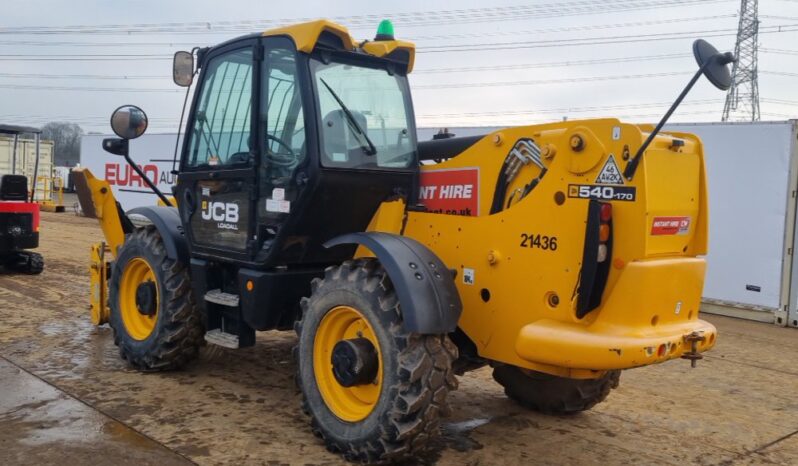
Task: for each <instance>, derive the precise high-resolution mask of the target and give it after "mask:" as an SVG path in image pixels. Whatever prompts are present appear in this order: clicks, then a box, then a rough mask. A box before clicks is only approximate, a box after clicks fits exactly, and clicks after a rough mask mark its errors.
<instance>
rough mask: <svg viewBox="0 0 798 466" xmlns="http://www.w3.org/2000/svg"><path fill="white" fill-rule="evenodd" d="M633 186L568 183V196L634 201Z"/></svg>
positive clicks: (634, 190)
mask: <svg viewBox="0 0 798 466" xmlns="http://www.w3.org/2000/svg"><path fill="white" fill-rule="evenodd" d="M636 192H637V190H636V188H635V187H634V186H605V185H595V184H569V185H568V197H576V198H579V199H598V200H602V201H634V200H635V195H636Z"/></svg>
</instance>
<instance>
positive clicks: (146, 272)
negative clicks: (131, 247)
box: [119, 257, 160, 340]
mask: <svg viewBox="0 0 798 466" xmlns="http://www.w3.org/2000/svg"><path fill="white" fill-rule="evenodd" d="M148 281H149V282H153V283H155V314H153V315H151V316H148V315H144V314H142V313H141V312H139V309H138V306H137V305H136V290H137V289H138V287H139V285H140V284H141V283H145V282H148ZM159 305H160V296H159V292H158V283H157V281H156V279H155V272H154V271H153V270H152V267H150V264H148V263H147V261H146V260H144V259H142V258H141V257H135V258H133V259H131V260H130V262H128V263H127V265H126V266H125V269H124V270H123V271H122V279H121V280H120V283H119V310H120V313H121V314H122V323H123V324H124V325H125V330H127V333H128V335H130V336H131V337H133V339H135V340H145V339H147V337H149V336H150V334H151V333H152V331H153V330H154V329H155V322H157V320H158V307H159Z"/></svg>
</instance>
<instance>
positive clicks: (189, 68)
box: [172, 51, 194, 87]
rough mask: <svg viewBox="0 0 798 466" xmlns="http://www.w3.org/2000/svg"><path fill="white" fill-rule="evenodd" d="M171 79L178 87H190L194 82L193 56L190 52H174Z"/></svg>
mask: <svg viewBox="0 0 798 466" xmlns="http://www.w3.org/2000/svg"><path fill="white" fill-rule="evenodd" d="M172 78H173V79H174V81H175V84H177V85H178V86H181V87H188V86H190V85H191V82H192V81H193V80H194V55H193V54H192V53H191V52H185V51H180V52H175V57H174V59H173V61H172Z"/></svg>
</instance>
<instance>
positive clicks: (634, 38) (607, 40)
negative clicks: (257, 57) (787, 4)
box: [0, 24, 798, 61]
mask: <svg viewBox="0 0 798 466" xmlns="http://www.w3.org/2000/svg"><path fill="white" fill-rule="evenodd" d="M769 27H770V28H771V30H765V31H762V30H760V33H761V34H766V33H784V32H795V31H798V24H788V25H780V26H769ZM735 34H736V29H718V30H715V31H709V32H707V31H686V32H674V33H658V34H646V35H640V34H637V35H622V36H610V37H591V38H571V39H569V38H563V39H557V40H546V41H527V42H499V43H489V44H460V45H449V46H439V47H428V48H425V49H421V50H417V51H416V53H419V54H423V53H441V52H446V53H455V52H473V51H493V50H508V49H528V48H550V47H571V46H587V45H606V44H622V43H634V42H650V41H661V40H678V39H687V38H693V37H695V36H697V35H702V36H703V37H720V36H731V35H735ZM770 50H771V51H772V50H775V49H770ZM171 59H172V55H171V54H170V55H165V54H164V55H161V54H126V55H125V54H68V55H65V54H42V55H31V54H0V61H3V60H5V61H106V60H171Z"/></svg>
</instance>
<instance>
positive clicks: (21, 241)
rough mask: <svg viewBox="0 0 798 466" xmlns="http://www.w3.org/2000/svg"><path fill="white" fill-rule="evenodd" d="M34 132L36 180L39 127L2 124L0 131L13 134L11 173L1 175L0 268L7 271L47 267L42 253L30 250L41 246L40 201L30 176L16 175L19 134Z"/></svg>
mask: <svg viewBox="0 0 798 466" xmlns="http://www.w3.org/2000/svg"><path fill="white" fill-rule="evenodd" d="M23 133H33V134H34V135H35V137H36V167H35V168H34V176H33V179H36V172H37V171H38V160H39V130H38V129H36V128H24V127H16V126H6V125H0V134H11V135H13V136H14V150H13V153H12V159H11V160H12V162H11V171H12V174H7V175H2V176H0V267H2V268H4V269H5V270H10V271H16V272H22V273H28V274H39V273H41V272H42V270H43V269H44V259H43V258H42V256H41V254H37V253H35V252H31V251H29V249H35V248H37V247H38V246H39V204H37V203H35V202H33V194H34V193H33V190H31V192H30V193H29V192H28V178H27V177H26V176H23V175H14V174H13V172H14V171H15V170H16V161H17V142H18V139H19V135H20V134H23Z"/></svg>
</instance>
